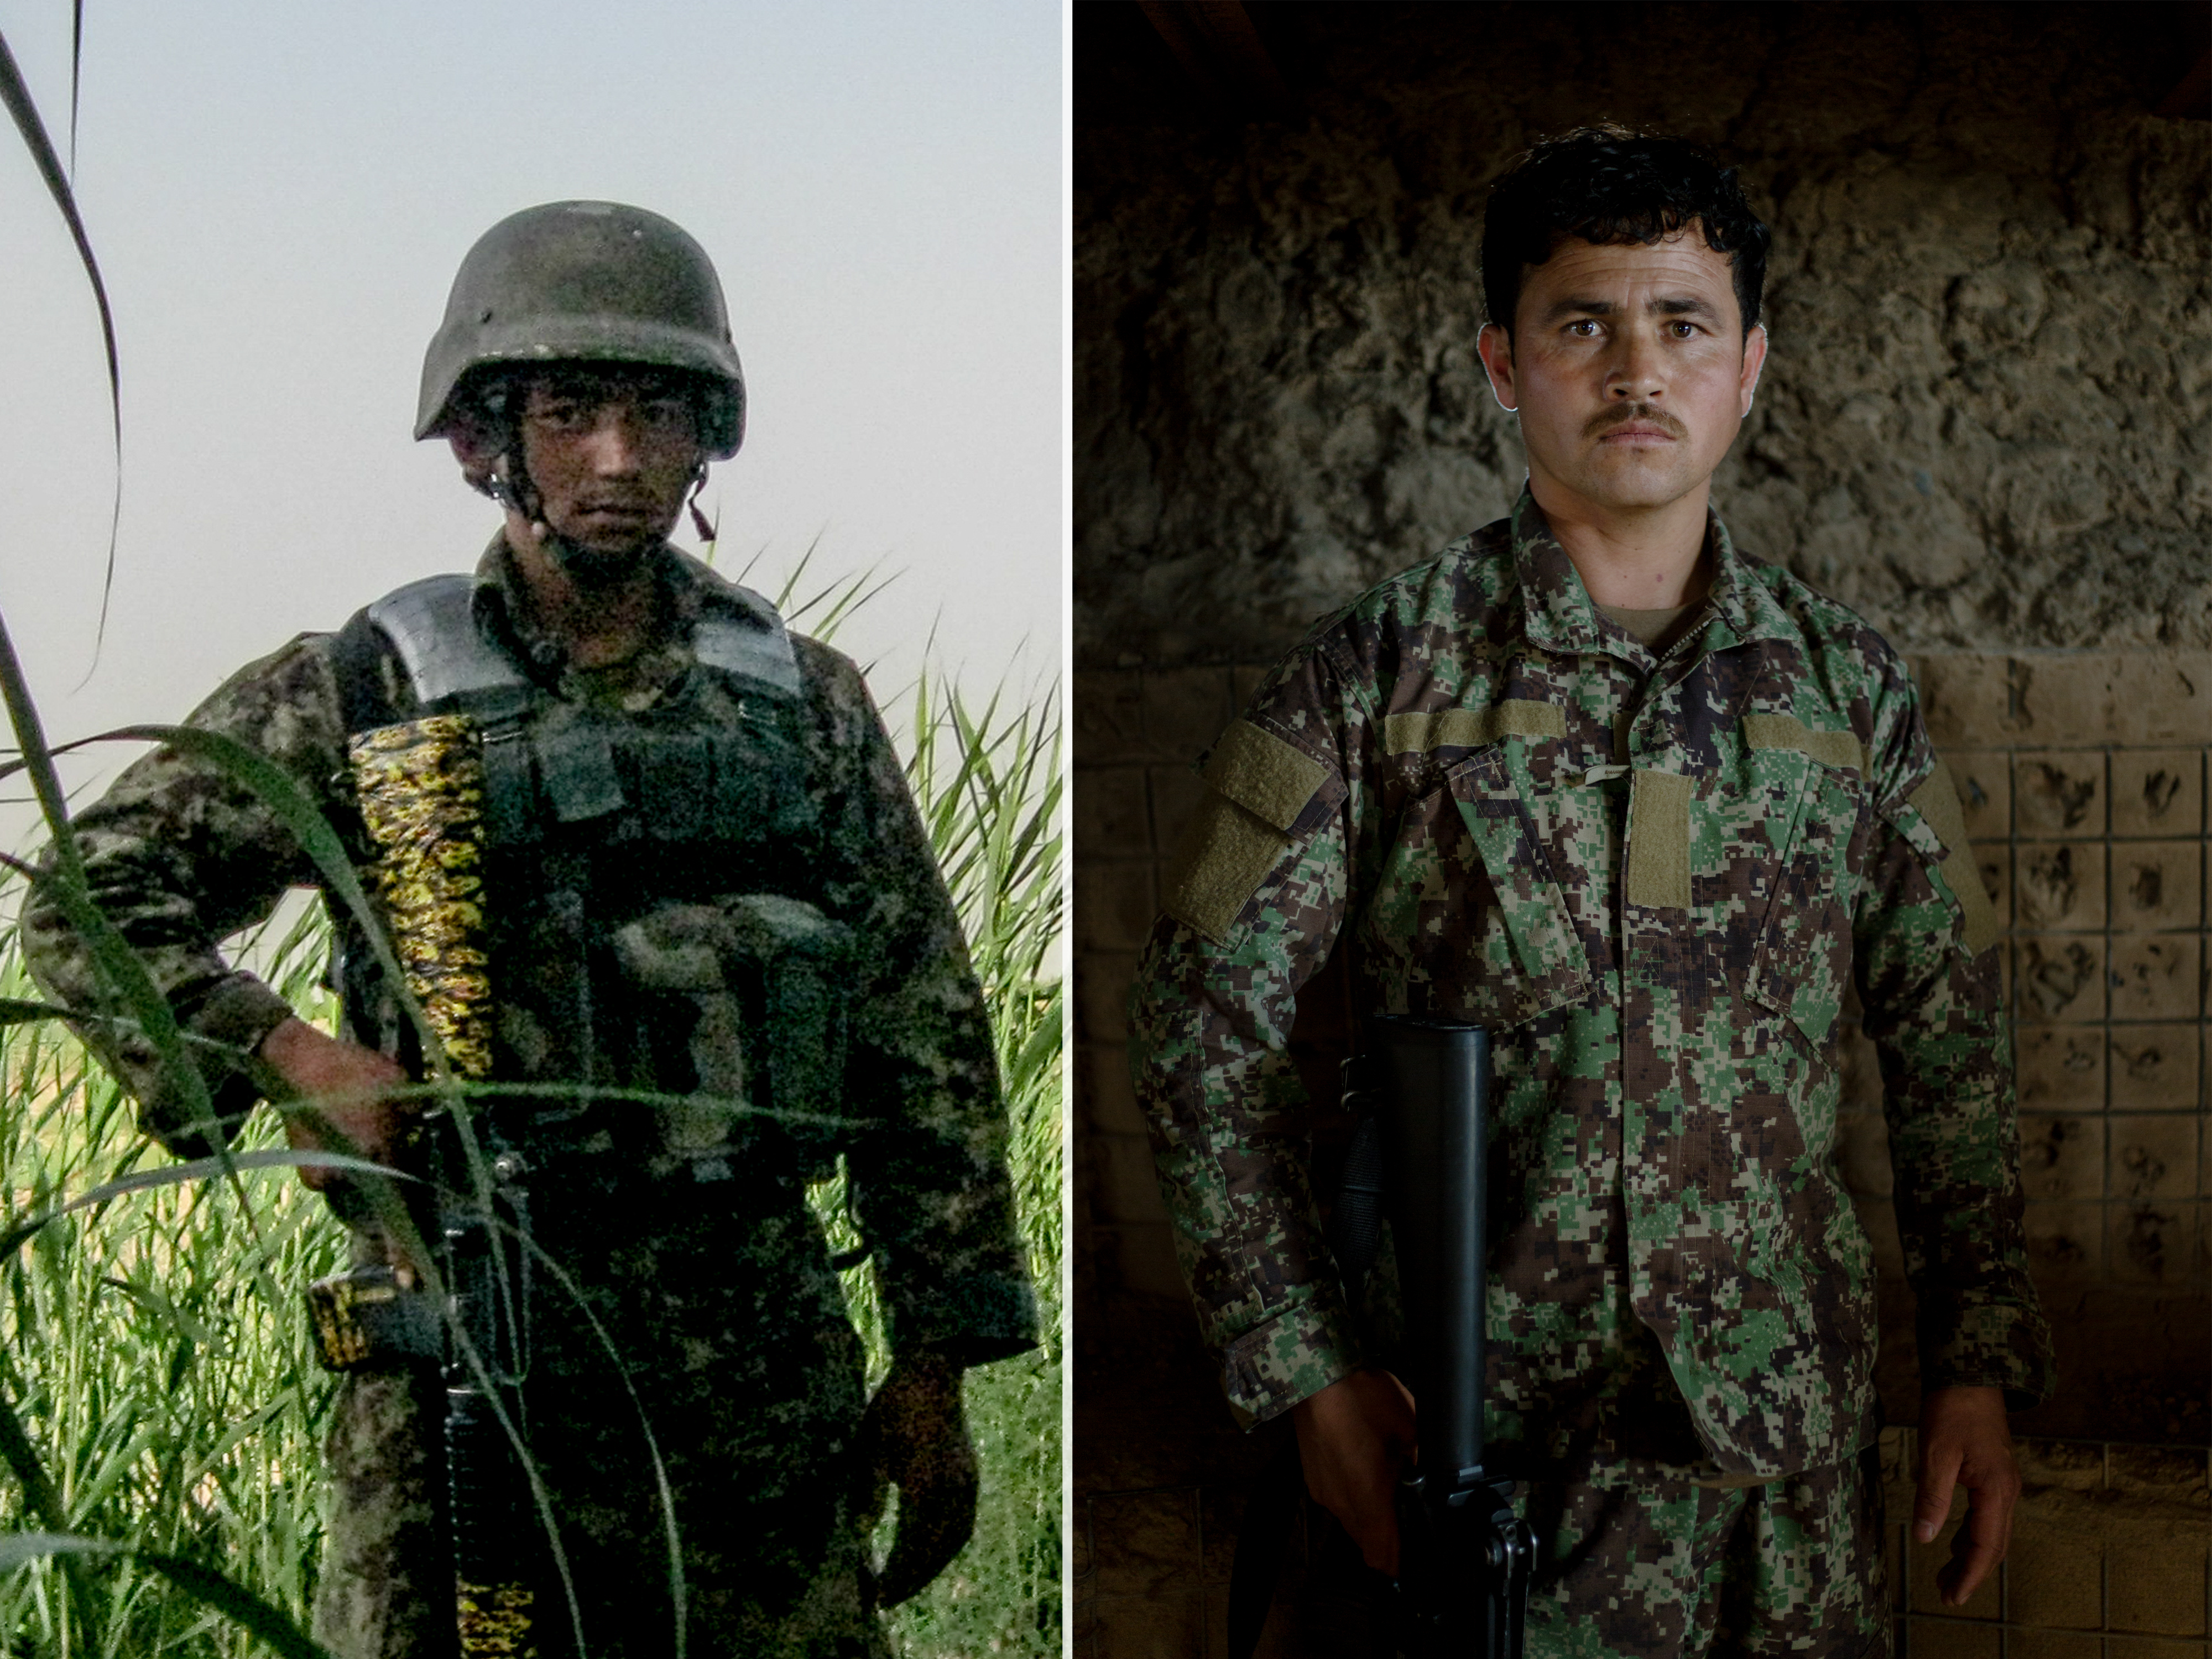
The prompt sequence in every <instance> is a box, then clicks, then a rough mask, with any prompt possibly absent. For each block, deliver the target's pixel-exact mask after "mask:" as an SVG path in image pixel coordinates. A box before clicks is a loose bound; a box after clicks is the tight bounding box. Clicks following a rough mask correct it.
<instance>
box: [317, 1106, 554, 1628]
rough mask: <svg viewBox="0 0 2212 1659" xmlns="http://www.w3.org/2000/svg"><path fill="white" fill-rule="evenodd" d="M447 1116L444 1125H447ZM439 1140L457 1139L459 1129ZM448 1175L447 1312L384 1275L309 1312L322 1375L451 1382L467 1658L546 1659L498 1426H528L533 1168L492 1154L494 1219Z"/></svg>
mask: <svg viewBox="0 0 2212 1659" xmlns="http://www.w3.org/2000/svg"><path fill="white" fill-rule="evenodd" d="M438 1116H439V1117H440V1118H443V1117H444V1114H442V1113H441V1114H439V1115H438ZM432 1133H433V1134H434V1136H435V1138H436V1139H440V1140H443V1141H448V1142H453V1141H455V1140H457V1139H458V1138H457V1136H456V1134H455V1132H454V1129H453V1125H452V1124H451V1122H450V1121H434V1123H433V1125H432ZM448 1151H449V1152H450V1154H451V1155H450V1156H448V1155H446V1154H443V1153H441V1155H440V1156H438V1157H436V1158H435V1159H434V1163H435V1165H436V1166H437V1167H438V1168H439V1170H440V1175H441V1179H440V1180H439V1182H438V1183H437V1185H436V1187H435V1192H436V1194H437V1196H436V1198H435V1209H434V1216H435V1218H434V1220H433V1223H432V1225H430V1226H429V1227H428V1228H425V1229H422V1231H423V1233H424V1236H425V1237H426V1239H427V1241H428V1243H430V1245H431V1247H432V1249H434V1251H435V1253H436V1256H437V1261H438V1279H439V1282H440V1283H441V1285H443V1286H444V1288H445V1292H446V1294H445V1296H444V1297H443V1298H442V1301H441V1299H440V1298H439V1297H435V1296H433V1295H432V1293H431V1292H430V1290H429V1288H428V1286H427V1285H424V1284H423V1283H422V1281H421V1279H419V1278H418V1276H417V1275H416V1274H415V1273H413V1272H411V1271H410V1270H409V1269H407V1268H405V1267H393V1266H391V1265H388V1264H384V1263H375V1264H371V1265H368V1266H363V1267H355V1268H353V1269H352V1270H350V1271H349V1272H346V1273H336V1274H333V1275H332V1276H331V1277H330V1278H328V1279H318V1280H317V1281H316V1282H315V1283H313V1284H312V1285H309V1286H308V1287H307V1309H308V1315H309V1319H310V1322H311V1323H312V1326H313V1331H314V1336H315V1346H316V1352H317V1355H318V1357H319V1358H320V1359H321V1361H322V1364H323V1365H324V1367H325V1369H326V1370H333V1371H348V1370H357V1369H362V1368H365V1367H369V1366H378V1367H389V1366H394V1365H398V1366H407V1365H418V1366H425V1367H428V1366H435V1367H436V1369H437V1370H438V1373H439V1376H440V1379H441V1381H442V1382H443V1383H444V1384H445V1400H446V1414H445V1449H446V1478H447V1514H448V1518H449V1529H450V1534H451V1537H452V1541H453V1594H454V1617H455V1620H456V1623H457V1626H458V1628H459V1636H460V1647H459V1651H460V1653H461V1654H462V1656H463V1659H477V1656H479V1655H483V1656H490V1655H499V1656H502V1659H509V1656H512V1659H529V1656H533V1655H535V1654H536V1653H537V1652H538V1647H537V1645H536V1638H535V1637H534V1635H533V1633H532V1632H533V1626H534V1625H535V1623H536V1616H535V1613H534V1612H533V1608H534V1606H535V1603H536V1600H537V1595H538V1589H539V1588H540V1587H541V1585H542V1583H543V1582H544V1571H543V1566H544V1564H543V1563H542V1562H541V1560H540V1559H539V1557H540V1556H541V1554H542V1553H543V1552H542V1550H540V1549H539V1548H538V1547H537V1546H538V1537H539V1533H538V1525H537V1519H536V1516H535V1515H534V1514H533V1513H532V1506H531V1502H530V1496H529V1483H528V1481H527V1480H526V1477H525V1475H524V1473H523V1469H522V1467H521V1464H520V1460H519V1459H518V1458H517V1456H516V1455H515V1449H514V1447H513V1443H511V1442H510V1441H509V1440H508V1438H507V1428H506V1426H505V1425H502V1424H501V1421H500V1419H501V1416H502V1415H504V1416H505V1417H506V1419H507V1422H508V1423H510V1424H513V1425H516V1426H517V1427H518V1428H521V1427H523V1426H524V1425H526V1421H527V1419H526V1416H525V1401H524V1397H523V1391H522V1389H523V1383H524V1381H525V1380H526V1377H527V1376H528V1373H529V1369H530V1346H531V1342H530V1317H531V1307H532V1285H531V1272H530V1258H529V1255H528V1253H527V1251H526V1249H525V1248H524V1247H523V1245H522V1244H521V1243H520V1240H521V1239H522V1238H524V1237H526V1236H527V1233H528V1229H529V1215H530V1212H529V1197H528V1193H527V1190H526V1186H525V1184H524V1183H525V1181H526V1177H527V1176H528V1173H529V1170H528V1166H527V1164H526V1163H525V1161H524V1159H523V1158H522V1156H521V1154H520V1153H519V1152H515V1151H513V1150H512V1149H510V1148H507V1147H505V1146H501V1145H499V1144H498V1143H497V1142H496V1141H495V1142H494V1143H493V1144H492V1146H490V1148H489V1152H488V1158H487V1164H488V1186H489V1199H490V1210H489V1212H487V1211H486V1210H485V1208H484V1207H483V1206H482V1205H480V1204H479V1202H478V1201H477V1195H476V1194H475V1193H474V1192H473V1191H472V1190H471V1185H470V1182H469V1178H468V1174H467V1171H466V1170H465V1169H462V1168H459V1167H458V1166H459V1156H458V1155H459V1147H458V1146H457V1145H455V1146H451V1147H450V1148H449V1149H448Z"/></svg>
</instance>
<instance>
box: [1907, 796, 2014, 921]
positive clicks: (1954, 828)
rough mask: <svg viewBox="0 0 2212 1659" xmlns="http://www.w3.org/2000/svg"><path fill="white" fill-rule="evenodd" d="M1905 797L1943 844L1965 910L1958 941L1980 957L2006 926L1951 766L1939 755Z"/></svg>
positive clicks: (1950, 879) (1952, 881)
mask: <svg viewBox="0 0 2212 1659" xmlns="http://www.w3.org/2000/svg"><path fill="white" fill-rule="evenodd" d="M1905 802H1906V804H1907V805H1910V806H1911V808H1912V809H1913V810H1914V811H1917V812H1918V813H1919V814H1920V816H1921V817H1923V818H1925V819H1927V820H1928V827H1929V829H1933V830H1934V831H1935V832H1936V840H1938V841H1940V842H1942V843H1943V853H1944V859H1943V862H1944V864H1945V865H1946V866H1948V871H1947V873H1946V874H1945V877H1944V879H1945V880H1946V881H1948V882H1949V883H1950V884H1951V890H1952V891H1953V892H1954V893H1956V894H1957V895H1958V896H1959V908H1960V910H1961V911H1963V912H1964V913H1965V914H1964V917H1963V920H1964V921H1965V924H1966V925H1965V927H1963V928H1962V929H1961V931H1960V935H1959V940H1960V944H1961V945H1964V946H1965V947H1966V954H1967V955H1968V956H1970V957H1978V956H1979V955H1981V953H1982V952H1983V951H1986V950H1988V949H1989V948H1990V945H1995V944H1996V942H1997V939H1998V937H1999V935H2001V934H2002V933H2003V932H2004V926H2003V924H2002V922H2000V921H1998V920H1997V908H1996V905H1995V904H1994V903H1992V902H1990V892H1989V889H1988V888H1986V887H1984V886H1983V885H1982V868H1981V864H1980V861H1979V860H1977V859H1976V858H1975V857H1974V848H1973V844H1972V842H1969V841H1968V840H1967V839H1966V808H1965V807H1964V806H1963V805H1960V800H1959V786H1958V785H1957V783H1956V782H1954V781H1953V779H1952V777H1951V769H1950V767H1949V766H1948V765H1946V764H1945V763H1944V762H1943V761H1942V759H1941V758H1940V757H1939V758H1938V759H1937V760H1936V769H1935V770H1934V771H1933V772H1930V773H1929V775H1928V781H1926V782H1925V783H1923V784H1922V785H1921V786H1920V787H1918V788H1917V789H1916V790H1914V791H1913V792H1912V793H1911V794H1910V795H1907V796H1906V797H1905Z"/></svg>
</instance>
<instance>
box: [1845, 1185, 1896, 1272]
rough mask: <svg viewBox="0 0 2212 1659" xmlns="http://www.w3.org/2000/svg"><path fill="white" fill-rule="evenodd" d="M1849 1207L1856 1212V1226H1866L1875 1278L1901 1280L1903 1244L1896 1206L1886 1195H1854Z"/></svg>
mask: <svg viewBox="0 0 2212 1659" xmlns="http://www.w3.org/2000/svg"><path fill="white" fill-rule="evenodd" d="M1851 1207H1852V1208H1853V1209H1855V1210H1857V1212H1858V1217H1859V1225H1860V1226H1862V1227H1863V1228H1865V1229H1866V1236H1867V1242H1868V1243H1870V1244H1872V1245H1873V1246H1874V1273H1875V1278H1876V1279H1888V1280H1890V1281H1891V1282H1893V1283H1899V1282H1902V1281H1903V1279H1904V1278H1905V1243H1904V1240H1903V1238H1902V1237H1900V1236H1899V1233H1898V1231H1897V1206H1896V1205H1895V1204H1894V1203H1893V1202H1892V1201H1891V1200H1888V1199H1887V1198H1858V1197H1854V1198H1853V1199H1852V1200H1851Z"/></svg>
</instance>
